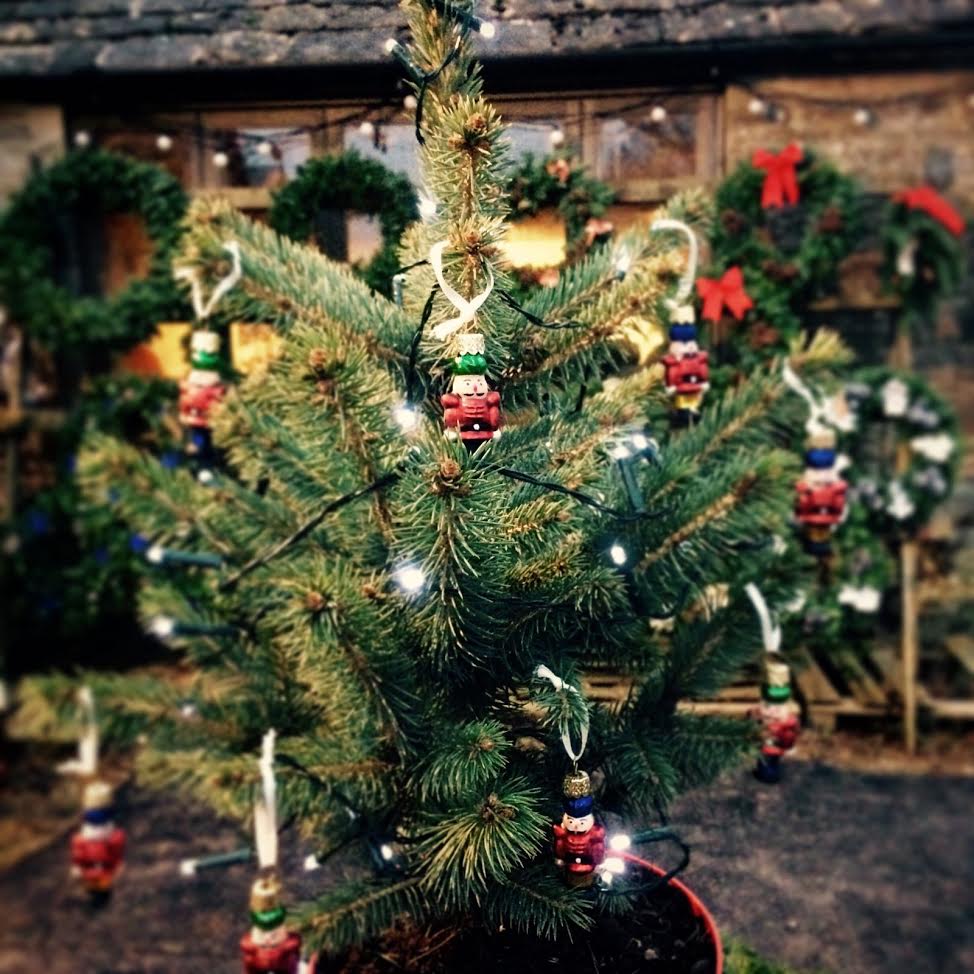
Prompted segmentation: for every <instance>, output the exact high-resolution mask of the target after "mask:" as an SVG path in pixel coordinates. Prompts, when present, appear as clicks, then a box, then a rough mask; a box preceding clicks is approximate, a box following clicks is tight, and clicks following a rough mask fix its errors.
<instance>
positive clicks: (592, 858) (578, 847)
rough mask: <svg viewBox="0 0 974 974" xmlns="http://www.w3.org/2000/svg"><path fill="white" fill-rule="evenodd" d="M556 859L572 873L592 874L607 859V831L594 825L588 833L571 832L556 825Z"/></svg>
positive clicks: (554, 827)
mask: <svg viewBox="0 0 974 974" xmlns="http://www.w3.org/2000/svg"><path fill="white" fill-rule="evenodd" d="M552 828H553V829H554V831H555V858H556V859H558V860H560V861H562V862H564V863H565V868H566V869H567V870H568V871H569V872H570V873H590V872H592V871H593V870H594V869H595V867H596V866H598V865H599V864H601V863H602V861H603V860H604V859H605V829H604V828H603V826H601V825H593V826H592V827H591V828H590V829H589V830H588V831H587V832H569V831H568V829H566V828H565V827H564V826H561V825H554V826H552Z"/></svg>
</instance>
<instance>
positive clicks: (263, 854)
mask: <svg viewBox="0 0 974 974" xmlns="http://www.w3.org/2000/svg"><path fill="white" fill-rule="evenodd" d="M276 737H277V734H276V732H275V731H274V730H269V731H268V732H267V733H266V734H265V735H264V739H263V741H262V742H261V749H260V762H259V765H260V792H259V794H258V795H257V799H256V801H255V802H254V839H255V842H256V845H257V863H258V865H259V866H260V868H261V869H269V868H273V867H274V866H276V865H277V782H276V781H275V780H274V741H275V738H276Z"/></svg>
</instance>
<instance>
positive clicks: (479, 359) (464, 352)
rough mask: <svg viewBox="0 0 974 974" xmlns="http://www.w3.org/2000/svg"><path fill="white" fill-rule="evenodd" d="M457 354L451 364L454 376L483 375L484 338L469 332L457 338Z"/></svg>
mask: <svg viewBox="0 0 974 974" xmlns="http://www.w3.org/2000/svg"><path fill="white" fill-rule="evenodd" d="M457 341H458V343H459V346H460V348H459V354H458V355H457V357H456V359H455V360H454V362H453V374H454V375H483V374H484V373H485V372H486V371H487V359H486V358H484V336H483V335H482V334H481V333H480V332H479V331H471V332H467V333H466V334H463V335H459V336H457Z"/></svg>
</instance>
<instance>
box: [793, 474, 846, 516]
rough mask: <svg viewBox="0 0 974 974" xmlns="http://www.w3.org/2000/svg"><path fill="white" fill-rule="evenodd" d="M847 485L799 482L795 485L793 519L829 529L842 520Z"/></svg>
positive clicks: (841, 483) (842, 483)
mask: <svg viewBox="0 0 974 974" xmlns="http://www.w3.org/2000/svg"><path fill="white" fill-rule="evenodd" d="M848 489H849V485H848V484H847V483H846V482H845V481H844V480H835V481H833V482H832V483H831V484H821V485H814V484H809V483H807V482H806V481H804V480H799V481H798V483H797V484H796V485H795V491H796V494H797V496H796V498H795V517H796V518H797V519H798V520H799V521H800V522H801V523H802V524H809V525H825V526H829V527H831V526H832V525H833V524H838V523H839V521H841V520H842V513H843V511H844V510H845V497H846V491H847V490H848Z"/></svg>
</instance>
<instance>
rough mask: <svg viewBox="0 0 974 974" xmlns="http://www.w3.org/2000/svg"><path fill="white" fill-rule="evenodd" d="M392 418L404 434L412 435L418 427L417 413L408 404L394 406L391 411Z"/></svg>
mask: <svg viewBox="0 0 974 974" xmlns="http://www.w3.org/2000/svg"><path fill="white" fill-rule="evenodd" d="M392 418H393V419H394V420H395V421H396V424H397V425H398V427H399V428H400V429H401V430H402V431H403V432H404V433H412V432H413V430H415V429H416V427H417V426H418V425H419V413H418V412H417V411H416V408H415V407H414V406H410V405H409V404H408V403H402V404H401V405H399V406H396V408H395V409H393V411H392Z"/></svg>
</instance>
